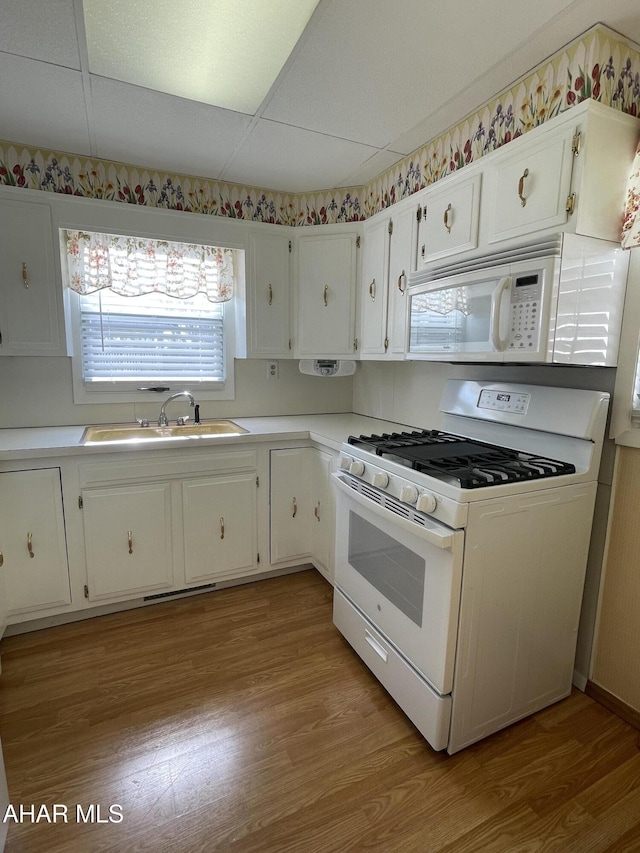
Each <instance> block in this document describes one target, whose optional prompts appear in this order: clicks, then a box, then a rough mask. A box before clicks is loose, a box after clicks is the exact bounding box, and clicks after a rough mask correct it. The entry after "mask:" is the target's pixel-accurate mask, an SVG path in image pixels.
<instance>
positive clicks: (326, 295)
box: [322, 284, 329, 308]
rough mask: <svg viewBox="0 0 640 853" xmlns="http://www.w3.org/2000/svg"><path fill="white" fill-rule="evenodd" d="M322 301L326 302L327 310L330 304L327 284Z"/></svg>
mask: <svg viewBox="0 0 640 853" xmlns="http://www.w3.org/2000/svg"><path fill="white" fill-rule="evenodd" d="M322 299H323V301H324V307H325V308H326V307H327V305H328V304H329V285H328V284H325V286H324V291H323V293H322Z"/></svg>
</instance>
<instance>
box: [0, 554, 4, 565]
mask: <svg viewBox="0 0 640 853" xmlns="http://www.w3.org/2000/svg"><path fill="white" fill-rule="evenodd" d="M0 566H4V554H3V553H2V551H0Z"/></svg>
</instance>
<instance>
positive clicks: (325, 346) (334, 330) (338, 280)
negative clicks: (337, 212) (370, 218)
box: [295, 230, 358, 358]
mask: <svg viewBox="0 0 640 853" xmlns="http://www.w3.org/2000/svg"><path fill="white" fill-rule="evenodd" d="M357 236H358V235H357V232H356V231H354V230H347V231H340V232H334V233H328V234H319V233H317V232H314V233H313V234H309V235H303V236H301V237H298V239H297V260H298V263H297V282H296V284H297V321H298V329H297V341H296V346H295V352H296V356H297V357H299V358H323V357H328V358H354V357H355V355H356V354H357V348H358V342H357V340H356V334H355V304H356V240H357Z"/></svg>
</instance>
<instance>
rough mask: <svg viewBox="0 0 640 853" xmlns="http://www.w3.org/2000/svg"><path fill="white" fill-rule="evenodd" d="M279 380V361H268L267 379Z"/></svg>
mask: <svg viewBox="0 0 640 853" xmlns="http://www.w3.org/2000/svg"><path fill="white" fill-rule="evenodd" d="M277 378H278V362H277V361H268V362H267V379H277Z"/></svg>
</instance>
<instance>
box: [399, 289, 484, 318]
mask: <svg viewBox="0 0 640 853" xmlns="http://www.w3.org/2000/svg"><path fill="white" fill-rule="evenodd" d="M411 311H412V313H414V314H422V313H426V312H428V311H430V312H432V313H434V314H442V315H445V314H451V312H452V311H459V312H460V313H461V314H464V315H465V316H468V315H469V314H470V313H471V312H470V309H469V303H468V301H467V288H466V287H452V288H451V289H444V290H435V291H433V292H431V293H429V292H427V293H420V294H417V295H415V296H413V297H412V300H411Z"/></svg>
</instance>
